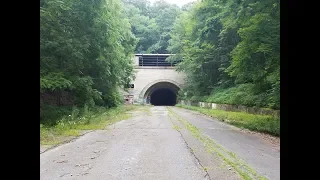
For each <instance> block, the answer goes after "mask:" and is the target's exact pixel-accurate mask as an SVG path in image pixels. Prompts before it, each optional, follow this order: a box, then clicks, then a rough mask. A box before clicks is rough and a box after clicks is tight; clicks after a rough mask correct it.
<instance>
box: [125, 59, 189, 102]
mask: <svg viewBox="0 0 320 180" xmlns="http://www.w3.org/2000/svg"><path fill="white" fill-rule="evenodd" d="M170 55H171V54H136V55H135V57H134V59H133V61H134V69H135V77H136V78H135V79H134V80H133V82H132V84H134V88H131V89H129V90H128V92H127V93H124V95H125V96H131V97H132V98H133V102H134V103H135V104H144V103H146V102H147V97H148V96H151V95H152V93H153V92H155V91H156V90H159V89H168V90H170V91H172V92H173V93H175V94H177V92H178V91H179V89H181V88H182V87H183V86H184V85H185V78H186V76H185V74H184V73H181V72H177V71H176V70H175V65H176V64H175V63H169V62H166V61H165V59H166V58H167V57H169V56H170Z"/></svg>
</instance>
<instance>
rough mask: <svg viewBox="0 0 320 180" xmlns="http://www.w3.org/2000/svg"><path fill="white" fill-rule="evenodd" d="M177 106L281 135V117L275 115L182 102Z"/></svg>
mask: <svg viewBox="0 0 320 180" xmlns="http://www.w3.org/2000/svg"><path fill="white" fill-rule="evenodd" d="M176 106H177V107H182V108H186V109H190V110H194V111H198V112H201V113H203V114H205V115H208V116H211V117H215V118H217V119H219V120H221V121H225V122H227V123H229V124H232V125H235V126H237V127H239V128H245V129H248V130H252V131H256V132H262V133H267V134H271V135H274V136H280V119H279V118H277V117H274V116H268V115H255V114H248V113H244V112H230V111H223V110H216V109H207V108H201V107H195V106H186V105H181V104H177V105H176Z"/></svg>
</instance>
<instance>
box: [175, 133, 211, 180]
mask: <svg viewBox="0 0 320 180" xmlns="http://www.w3.org/2000/svg"><path fill="white" fill-rule="evenodd" d="M177 131H178V132H179V134H180V137H181V139H182V140H183V141H184V143H185V144H186V146H187V148H188V149H189V152H190V153H191V154H192V156H193V157H194V158H195V159H196V160H197V162H198V163H199V165H200V166H201V168H202V169H203V170H204V171H205V172H206V174H205V175H204V178H208V179H209V180H211V177H210V175H209V173H208V171H207V170H206V168H205V167H204V166H203V165H202V164H201V161H200V159H199V158H198V157H197V156H196V155H195V154H194V152H193V151H192V149H191V148H190V146H189V144H188V143H187V141H186V140H185V139H184V137H183V135H182V133H181V132H180V131H179V130H177Z"/></svg>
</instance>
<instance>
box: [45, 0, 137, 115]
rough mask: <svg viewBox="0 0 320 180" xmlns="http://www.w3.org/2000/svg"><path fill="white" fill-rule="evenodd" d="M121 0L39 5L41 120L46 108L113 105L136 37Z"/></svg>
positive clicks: (126, 73) (54, 0)
mask: <svg viewBox="0 0 320 180" xmlns="http://www.w3.org/2000/svg"><path fill="white" fill-rule="evenodd" d="M122 7H123V5H122V4H121V2H120V0H93V1H87V0H78V1H72V0H66V1H59V0H41V1H40V118H41V112H42V111H41V110H43V109H45V108H46V107H47V105H53V106H62V105H76V106H84V105H85V104H86V105H87V106H94V105H104V106H115V105H116V104H117V103H119V102H120V101H119V100H120V99H119V95H118V87H120V86H122V85H124V84H127V83H129V82H130V78H132V72H133V67H132V65H131V64H132V63H131V58H132V57H131V55H132V53H133V52H134V48H135V45H136V42H137V40H136V38H135V37H134V35H133V34H132V32H131V26H130V23H129V22H128V20H127V19H126V18H125V16H124V13H123V11H122Z"/></svg>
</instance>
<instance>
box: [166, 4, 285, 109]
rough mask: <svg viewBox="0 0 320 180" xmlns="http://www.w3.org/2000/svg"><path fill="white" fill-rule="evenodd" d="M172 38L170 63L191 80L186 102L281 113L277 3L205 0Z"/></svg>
mask: <svg viewBox="0 0 320 180" xmlns="http://www.w3.org/2000/svg"><path fill="white" fill-rule="evenodd" d="M170 36H171V39H170V40H169V43H170V45H169V47H168V50H169V51H170V52H171V53H174V54H177V55H176V56H175V57H172V58H170V60H171V61H174V60H177V59H183V62H182V63H180V64H179V66H178V70H180V71H184V72H186V73H187V76H188V79H187V80H188V87H187V88H186V89H184V91H183V92H181V98H189V99H190V98H192V99H198V100H200V99H201V100H204V101H210V102H217V103H228V104H244V105H250V106H260V107H272V108H280V2H279V1H278V0H268V1H266V0H265V1H257V0H241V1H234V0H203V1H200V2H197V3H195V4H194V5H193V6H191V8H187V9H186V10H185V11H184V12H183V13H182V14H181V15H180V16H179V17H178V18H177V19H176V21H175V23H174V27H173V30H172V31H171V33H170ZM185 92H187V96H185V95H184V94H185Z"/></svg>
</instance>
